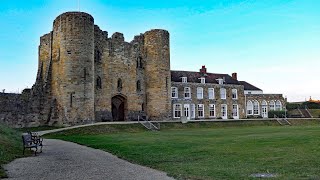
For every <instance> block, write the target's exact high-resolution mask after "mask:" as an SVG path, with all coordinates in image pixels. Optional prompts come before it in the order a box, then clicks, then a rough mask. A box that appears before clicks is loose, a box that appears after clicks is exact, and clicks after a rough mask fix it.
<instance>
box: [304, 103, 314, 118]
mask: <svg viewBox="0 0 320 180" xmlns="http://www.w3.org/2000/svg"><path fill="white" fill-rule="evenodd" d="M305 109H306V111H307V113H308V114H309V116H310V117H311V118H313V116H312V114H311V113H310V111H309V108H308V106H307V105H306V106H305Z"/></svg>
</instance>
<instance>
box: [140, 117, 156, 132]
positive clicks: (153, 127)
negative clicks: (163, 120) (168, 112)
mask: <svg viewBox="0 0 320 180" xmlns="http://www.w3.org/2000/svg"><path fill="white" fill-rule="evenodd" d="M138 122H139V123H140V124H141V125H143V126H144V127H145V128H147V129H149V130H152V131H158V130H160V123H158V122H157V123H156V122H154V123H152V122H150V121H148V119H147V117H146V118H145V119H143V117H141V118H140V116H138Z"/></svg>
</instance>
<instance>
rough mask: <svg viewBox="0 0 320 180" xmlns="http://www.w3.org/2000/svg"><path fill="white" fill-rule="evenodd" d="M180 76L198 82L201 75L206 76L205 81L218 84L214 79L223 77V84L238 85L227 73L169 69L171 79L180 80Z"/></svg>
mask: <svg viewBox="0 0 320 180" xmlns="http://www.w3.org/2000/svg"><path fill="white" fill-rule="evenodd" d="M182 77H187V78H188V82H193V83H200V82H201V80H200V78H201V77H205V78H206V83H212V84H218V82H217V80H216V79H219V78H221V79H225V82H224V84H235V85H240V83H239V81H237V80H236V79H233V78H232V77H231V76H230V75H228V74H216V73H202V72H192V71H171V81H173V82H182V79H181V78H182Z"/></svg>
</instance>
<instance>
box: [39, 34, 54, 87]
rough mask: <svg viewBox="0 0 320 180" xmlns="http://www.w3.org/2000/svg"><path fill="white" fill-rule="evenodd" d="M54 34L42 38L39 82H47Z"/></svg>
mask: <svg viewBox="0 0 320 180" xmlns="http://www.w3.org/2000/svg"><path fill="white" fill-rule="evenodd" d="M51 46H52V33H51V32H50V33H48V34H45V35H43V36H41V37H40V45H39V54H38V56H39V57H38V59H39V60H38V75H37V80H38V81H39V80H41V81H42V82H45V81H47V78H48V73H49V72H48V71H49V67H50V60H51V50H52V48H51Z"/></svg>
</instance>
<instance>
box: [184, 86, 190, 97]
mask: <svg viewBox="0 0 320 180" xmlns="http://www.w3.org/2000/svg"><path fill="white" fill-rule="evenodd" d="M184 98H185V99H190V98H191V90H190V87H185V88H184Z"/></svg>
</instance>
